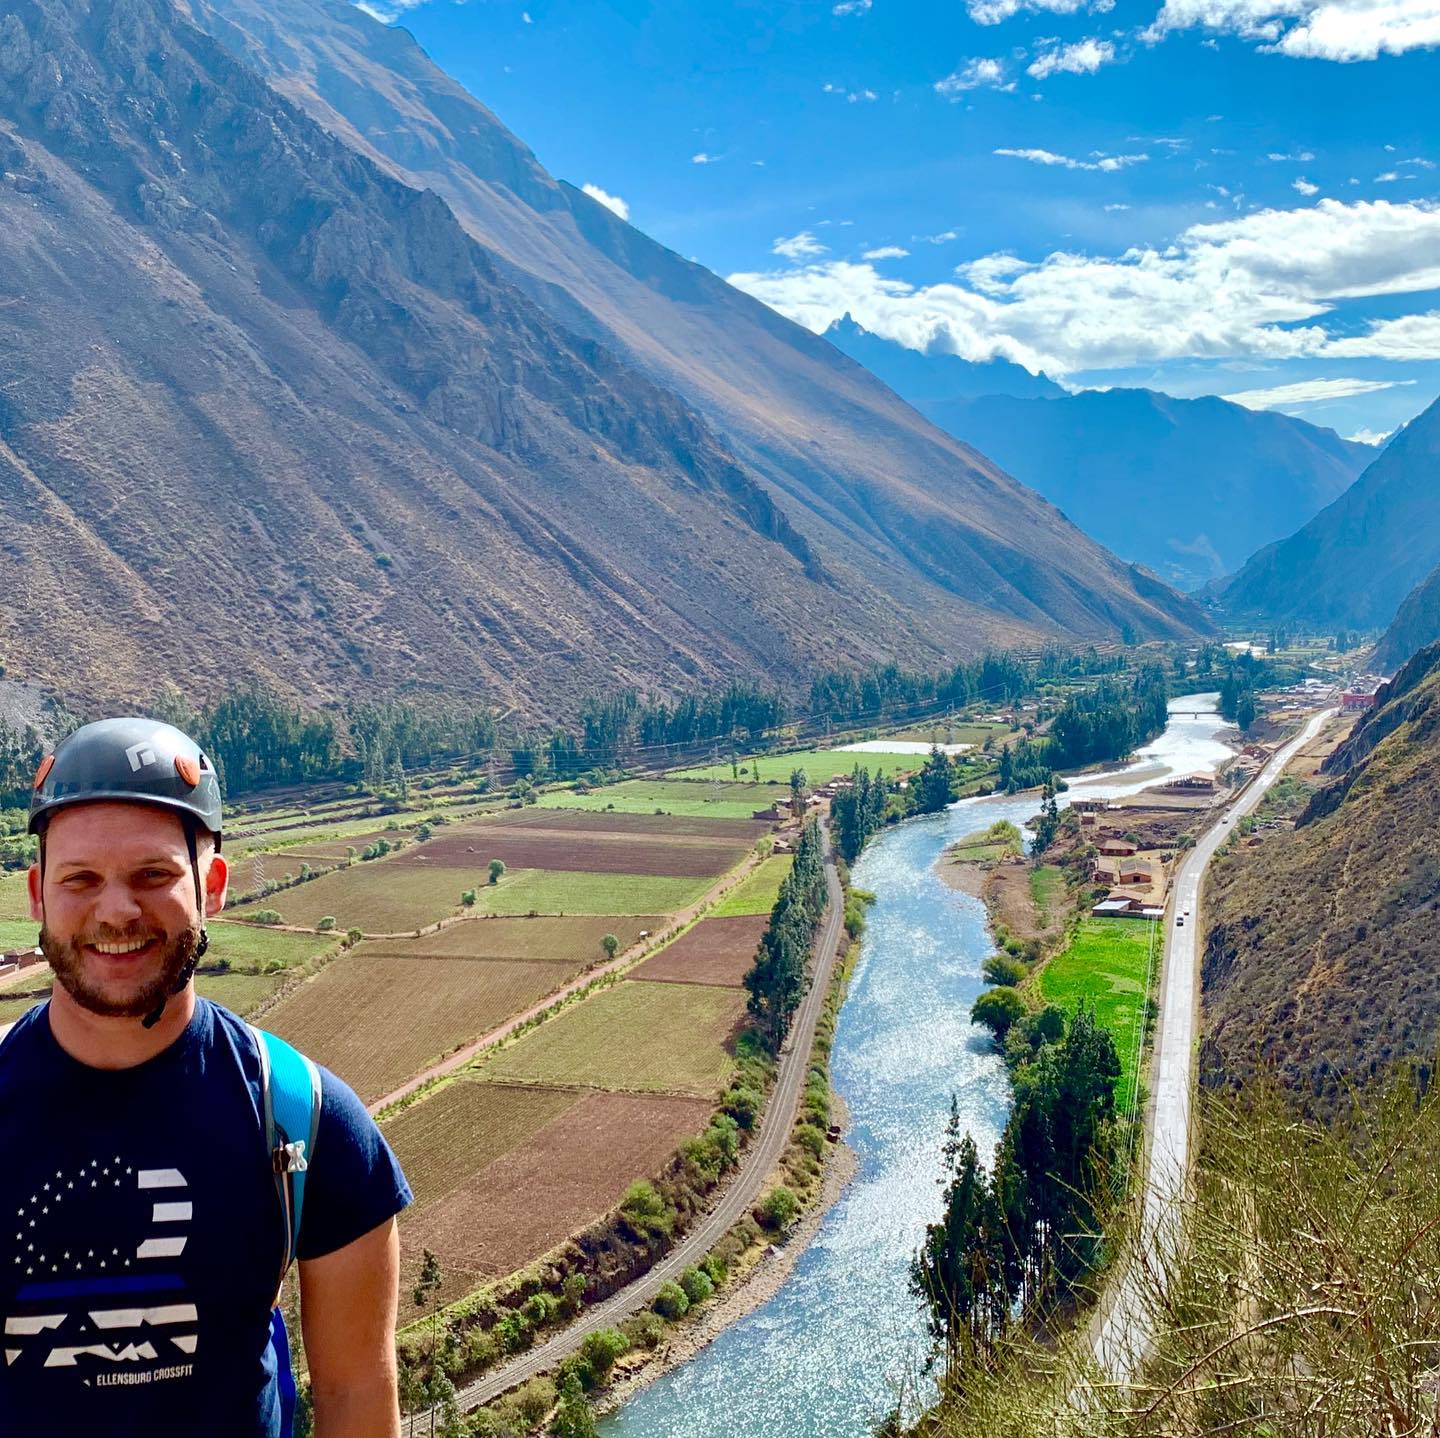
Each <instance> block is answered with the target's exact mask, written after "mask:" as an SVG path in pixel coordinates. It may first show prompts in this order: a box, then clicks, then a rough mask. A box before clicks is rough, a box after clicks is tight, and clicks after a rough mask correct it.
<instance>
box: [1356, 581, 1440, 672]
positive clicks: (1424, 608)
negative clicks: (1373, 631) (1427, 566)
mask: <svg viewBox="0 0 1440 1438" xmlns="http://www.w3.org/2000/svg"><path fill="white" fill-rule="evenodd" d="M1437 639H1440V567H1437V568H1435V569H1432V570H1431V571H1430V573H1429V574H1428V575H1427V576H1426V577H1425V578H1424V579H1422V580H1421V581H1420V583H1419V584H1417V585H1416V586H1415V588H1414V589H1412V590H1411V591H1410V593H1409V594H1407V595H1406V596H1405V602H1404V603H1403V604H1401V606H1400V608H1399V609H1398V610H1397V611H1396V614H1395V618H1394V619H1392V620H1391V621H1390V627H1389V629H1387V630H1386V631H1385V633H1384V635H1383V636H1382V637H1381V640H1380V642H1379V644H1377V645H1376V646H1375V658H1374V659H1373V660H1372V661H1371V662H1372V663H1373V664H1374V666H1375V668H1376V669H1378V670H1379V671H1380V672H1381V673H1388V672H1390V671H1392V670H1395V669H1398V668H1400V666H1401V665H1402V664H1404V663H1405V661H1406V660H1407V659H1409V658H1410V656H1411V655H1412V654H1414V653H1416V651H1417V650H1420V649H1423V648H1424V647H1425V646H1426V645H1427V644H1433V643H1434V642H1435V641H1436V640H1437Z"/></svg>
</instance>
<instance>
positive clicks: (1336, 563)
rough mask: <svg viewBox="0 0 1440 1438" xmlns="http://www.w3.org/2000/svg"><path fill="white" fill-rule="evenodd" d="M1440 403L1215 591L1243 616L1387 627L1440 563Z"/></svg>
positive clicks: (1325, 626)
mask: <svg viewBox="0 0 1440 1438" xmlns="http://www.w3.org/2000/svg"><path fill="white" fill-rule="evenodd" d="M1437 476H1440V400H1437V401H1436V402H1435V403H1434V404H1432V405H1431V406H1430V408H1429V409H1427V410H1426V411H1425V412H1424V413H1423V414H1421V415H1419V416H1418V417H1417V418H1415V419H1413V420H1411V421H1410V423H1409V424H1408V425H1406V426H1405V428H1404V429H1402V430H1401V431H1400V433H1399V434H1397V435H1396V436H1395V437H1394V439H1392V440H1391V441H1390V442H1389V444H1387V445H1386V446H1385V448H1384V449H1383V450H1382V451H1381V452H1380V454H1379V456H1378V457H1377V458H1376V459H1375V461H1374V462H1373V463H1372V464H1371V465H1370V467H1369V468H1368V469H1367V470H1366V471H1365V472H1364V473H1363V474H1362V475H1361V476H1360V478H1359V479H1357V480H1356V481H1355V483H1354V484H1353V485H1351V487H1350V488H1349V489H1347V490H1346V491H1345V493H1344V494H1342V495H1341V496H1340V498H1339V499H1337V500H1335V502H1334V503H1333V504H1330V505H1327V506H1326V508H1325V509H1323V510H1321V512H1320V513H1319V514H1317V515H1316V516H1315V517H1314V518H1313V519H1312V520H1311V521H1310V522H1309V523H1308V524H1306V525H1304V526H1303V527H1302V528H1301V529H1299V530H1298V531H1297V532H1296V533H1294V534H1292V535H1291V536H1290V537H1289V538H1288V539H1284V540H1282V541H1280V542H1279V543H1278V544H1272V545H1270V546H1268V547H1267V548H1265V549H1262V550H1261V551H1260V552H1259V553H1258V554H1255V555H1253V556H1252V557H1251V558H1250V560H1249V561H1248V563H1246V564H1245V566H1244V567H1243V568H1242V569H1241V570H1240V571H1239V573H1238V574H1236V575H1234V576H1233V577H1232V578H1230V579H1228V580H1226V581H1224V582H1223V583H1221V584H1218V585H1216V586H1215V588H1214V595H1215V597H1216V599H1217V600H1218V601H1219V603H1220V604H1221V605H1223V606H1224V608H1225V609H1226V610H1228V611H1229V612H1231V613H1232V614H1236V615H1252V614H1253V615H1260V616H1263V617H1264V618H1265V619H1267V620H1270V621H1278V622H1281V623H1298V624H1303V625H1309V626H1311V627H1314V628H1318V629H1344V628H1349V629H1383V628H1384V627H1385V626H1386V625H1387V624H1389V623H1390V621H1391V620H1392V619H1393V618H1394V617H1395V612H1396V610H1397V609H1398V608H1399V607H1400V604H1401V601H1402V600H1404V598H1405V596H1406V595H1407V594H1409V592H1410V591H1411V590H1412V589H1413V588H1414V587H1415V586H1416V585H1417V584H1418V583H1419V582H1420V581H1421V580H1422V579H1424V578H1425V576H1426V575H1427V574H1429V573H1430V571H1431V570H1432V569H1434V568H1435V566H1436V565H1437V564H1440V483H1437Z"/></svg>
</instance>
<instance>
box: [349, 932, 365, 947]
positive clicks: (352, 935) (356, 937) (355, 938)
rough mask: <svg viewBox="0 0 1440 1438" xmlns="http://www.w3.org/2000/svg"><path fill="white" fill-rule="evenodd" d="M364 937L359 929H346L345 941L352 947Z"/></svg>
mask: <svg viewBox="0 0 1440 1438" xmlns="http://www.w3.org/2000/svg"><path fill="white" fill-rule="evenodd" d="M364 937H365V935H364V933H363V932H362V931H361V930H360V929H346V930H345V942H346V943H347V944H348V945H349V946H350V947H351V948H352V949H353V948H354V947H355V945H356V944H358V943H359V942H360V940H361V939H363V938H364Z"/></svg>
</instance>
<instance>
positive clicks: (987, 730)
mask: <svg viewBox="0 0 1440 1438" xmlns="http://www.w3.org/2000/svg"><path fill="white" fill-rule="evenodd" d="M1009 733H1010V726H1009V725H1008V724H912V725H911V726H910V727H909V728H908V729H901V730H900V731H899V732H898V733H895V734H887V735H885V736H884V737H885V738H887V739H903V740H905V741H906V742H907V743H911V744H973V745H975V747H976V748H977V749H978V748H979V747H980V746H981V745H982V744H984V742H985V741H986V740H987V739H990V738H993V737H995V736H998V735H1001V734H1005V735H1008V734H1009Z"/></svg>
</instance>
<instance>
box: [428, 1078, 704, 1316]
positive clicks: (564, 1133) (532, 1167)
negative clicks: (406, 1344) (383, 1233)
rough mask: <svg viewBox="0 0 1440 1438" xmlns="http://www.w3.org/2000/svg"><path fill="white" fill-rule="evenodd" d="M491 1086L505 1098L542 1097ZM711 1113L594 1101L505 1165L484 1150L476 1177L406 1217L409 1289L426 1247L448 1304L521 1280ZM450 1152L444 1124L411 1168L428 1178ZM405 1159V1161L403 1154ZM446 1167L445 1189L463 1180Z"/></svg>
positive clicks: (691, 1106) (637, 1100) (650, 1101)
mask: <svg viewBox="0 0 1440 1438" xmlns="http://www.w3.org/2000/svg"><path fill="white" fill-rule="evenodd" d="M486 1087H496V1088H499V1089H500V1092H501V1093H502V1094H505V1095H527V1094H533V1093H534V1092H535V1091H533V1090H526V1089H523V1088H521V1089H514V1088H511V1087H510V1086H509V1085H505V1086H499V1085H486ZM539 1092H540V1093H541V1094H547V1095H548V1094H554V1093H555V1090H554V1089H541V1090H539ZM514 1101H516V1102H519V1103H522V1104H532V1105H533V1104H534V1103H535V1102H536V1100H535V1099H534V1098H532V1097H520V1098H517V1099H515V1100H514ZM432 1102H434V1100H432ZM421 1107H422V1108H423V1107H424V1106H423V1105H422V1106H421ZM534 1111H535V1110H534V1109H533V1108H532V1109H529V1110H527V1113H533V1112H534ZM495 1112H496V1113H497V1114H498V1112H499V1110H496V1111H495ZM710 1113H711V1104H710V1102H709V1100H706V1099H688V1098H670V1097H661V1096H656V1095H639V1094H614V1093H592V1094H589V1095H587V1096H586V1097H584V1098H582V1099H580V1101H579V1102H578V1103H575V1104H573V1105H570V1106H567V1107H565V1108H564V1109H563V1110H562V1111H561V1112H560V1113H559V1114H558V1115H557V1116H556V1117H555V1118H553V1119H551V1120H550V1121H549V1122H548V1123H546V1124H545V1125H544V1126H543V1127H542V1128H540V1129H539V1131H538V1132H536V1133H535V1134H534V1135H533V1137H531V1138H530V1139H529V1140H528V1141H527V1142H524V1143H523V1144H520V1145H517V1146H515V1147H512V1148H511V1149H510V1150H509V1151H508V1152H506V1153H504V1154H503V1155H502V1156H500V1157H499V1158H496V1159H494V1160H492V1161H488V1162H487V1161H485V1159H484V1157H483V1153H484V1150H483V1149H477V1150H476V1154H477V1158H478V1159H479V1162H477V1164H476V1168H475V1171H474V1172H473V1174H472V1176H471V1177H470V1178H468V1179H467V1180H466V1181H465V1182H463V1183H460V1184H457V1185H455V1186H453V1187H451V1188H450V1191H449V1192H448V1193H447V1194H446V1195H445V1196H444V1197H442V1198H439V1199H438V1200H436V1201H433V1202H428V1203H427V1202H424V1201H423V1200H422V1203H421V1204H420V1205H418V1206H417V1209H416V1211H415V1212H414V1214H413V1216H411V1215H403V1216H402V1217H401V1220H400V1244H401V1262H402V1268H403V1276H402V1279H401V1286H402V1287H404V1288H405V1289H406V1291H407V1292H408V1290H409V1286H410V1285H411V1283H412V1282H413V1277H414V1275H415V1273H416V1272H417V1271H418V1269H419V1265H420V1258H421V1254H422V1251H423V1250H424V1249H426V1248H429V1249H431V1250H433V1251H434V1253H435V1254H436V1255H437V1256H438V1257H439V1259H440V1267H441V1271H442V1273H443V1274H444V1286H443V1288H442V1289H441V1293H440V1298H441V1301H442V1302H446V1301H449V1300H451V1299H455V1298H458V1297H460V1296H461V1295H462V1294H464V1293H468V1292H469V1291H471V1290H472V1289H474V1288H476V1287H478V1286H479V1285H480V1284H482V1283H484V1282H485V1281H486V1280H487V1279H492V1278H498V1277H500V1276H502V1275H504V1274H507V1273H513V1272H514V1271H515V1270H516V1269H517V1268H521V1267H523V1266H524V1265H525V1264H527V1263H529V1262H531V1261H532V1260H533V1259H536V1258H538V1257H540V1255H541V1254H543V1253H546V1252H548V1251H549V1250H550V1249H552V1248H554V1247H555V1245H556V1244H558V1243H560V1242H562V1241H563V1240H564V1239H566V1238H568V1237H569V1236H570V1235H571V1234H572V1233H574V1232H576V1231H577V1230H578V1229H581V1228H584V1227H585V1225H586V1224H588V1223H592V1222H593V1221H594V1220H595V1219H597V1218H599V1217H600V1215H601V1214H603V1213H605V1212H607V1211H608V1210H609V1209H611V1208H612V1207H614V1205H615V1204H616V1203H618V1202H619V1201H620V1199H622V1198H623V1197H624V1196H625V1190H626V1189H627V1188H628V1187H629V1186H630V1184H631V1183H632V1182H634V1180H635V1179H636V1178H637V1177H638V1176H640V1175H643V1174H654V1173H658V1172H659V1171H660V1169H662V1168H663V1167H664V1165H665V1162H666V1160H667V1159H668V1158H669V1157H670V1155H671V1154H672V1153H673V1152H674V1151H675V1149H676V1147H677V1146H678V1145H679V1144H680V1143H682V1142H683V1141H684V1140H685V1139H687V1138H690V1137H693V1136H694V1135H695V1134H698V1133H700V1132H701V1131H702V1130H703V1129H704V1127H705V1124H706V1123H707V1122H708V1120H709V1117H710ZM502 1121H503V1120H500V1119H498V1117H497V1118H492V1119H491V1120H490V1122H491V1123H492V1124H493V1123H496V1122H502ZM452 1144H453V1139H452V1138H451V1137H450V1136H449V1135H448V1133H447V1130H446V1128H445V1126H444V1125H443V1124H440V1125H438V1126H437V1127H436V1128H435V1130H434V1133H433V1136H431V1137H430V1138H428V1139H426V1140H423V1141H421V1142H418V1143H417V1144H416V1145H415V1146H414V1150H413V1152H414V1157H413V1158H412V1159H411V1162H412V1164H414V1165H415V1166H416V1167H417V1169H418V1171H420V1172H422V1173H423V1172H425V1170H426V1165H427V1163H429V1162H430V1160H429V1159H428V1158H427V1156H426V1155H427V1154H428V1153H429V1152H430V1150H431V1149H434V1148H444V1147H446V1146H447V1145H452ZM400 1156H401V1159H402V1162H403V1161H404V1159H405V1154H404V1152H402V1153H401V1155H400ZM443 1162H444V1163H445V1164H446V1165H447V1167H446V1168H445V1169H444V1171H443V1172H444V1176H443V1177H441V1170H440V1169H439V1168H438V1167H437V1168H436V1169H435V1172H436V1176H437V1187H439V1186H441V1185H443V1184H445V1183H451V1182H453V1179H454V1177H455V1169H454V1167H453V1165H451V1160H450V1159H449V1158H448V1157H447V1158H446V1159H445V1160H443ZM412 1182H413V1178H412ZM421 1182H422V1186H423V1185H424V1183H425V1180H424V1179H422V1181H421ZM418 1191H419V1190H417V1192H418Z"/></svg>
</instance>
